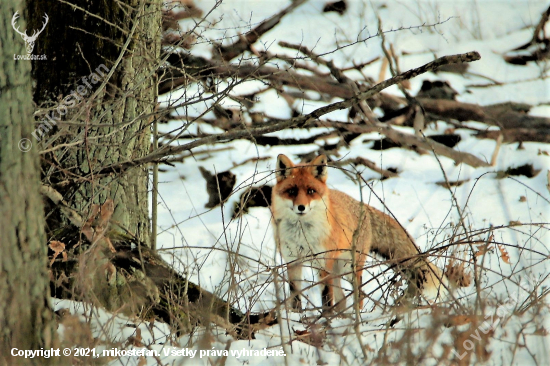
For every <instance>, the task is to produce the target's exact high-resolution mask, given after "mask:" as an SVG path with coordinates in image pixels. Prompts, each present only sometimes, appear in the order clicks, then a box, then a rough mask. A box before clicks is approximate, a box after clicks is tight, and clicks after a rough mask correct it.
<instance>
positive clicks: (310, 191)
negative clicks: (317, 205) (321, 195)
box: [307, 188, 317, 194]
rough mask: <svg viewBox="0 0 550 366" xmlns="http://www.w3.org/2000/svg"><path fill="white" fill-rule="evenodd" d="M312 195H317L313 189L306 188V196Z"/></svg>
mask: <svg viewBox="0 0 550 366" xmlns="http://www.w3.org/2000/svg"><path fill="white" fill-rule="evenodd" d="M314 193H317V192H315V189H313V188H308V190H307V194H314Z"/></svg>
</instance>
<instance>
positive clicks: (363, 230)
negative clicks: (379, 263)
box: [272, 155, 449, 310]
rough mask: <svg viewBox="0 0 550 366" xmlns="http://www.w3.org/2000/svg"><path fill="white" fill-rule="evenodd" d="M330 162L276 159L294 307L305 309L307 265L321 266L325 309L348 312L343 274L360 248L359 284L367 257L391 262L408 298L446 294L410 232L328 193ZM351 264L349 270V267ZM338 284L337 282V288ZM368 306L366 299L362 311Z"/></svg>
mask: <svg viewBox="0 0 550 366" xmlns="http://www.w3.org/2000/svg"><path fill="white" fill-rule="evenodd" d="M327 176H328V172H327V158H326V156H325V155H320V156H318V157H316V158H315V159H314V160H313V161H312V162H311V163H309V164H299V165H294V164H292V162H291V161H290V159H289V158H288V157H286V156H285V155H279V156H278V158H277V166H276V177H277V184H276V185H275V187H274V189H273V196H272V212H273V223H274V235H275V241H276V243H277V247H278V249H279V251H280V252H281V255H282V256H283V258H284V260H285V261H286V262H287V263H289V264H288V276H289V282H290V291H291V301H292V307H293V308H294V309H295V310H301V300H300V298H301V296H300V293H301V291H302V288H301V284H300V283H301V282H302V280H303V278H302V265H303V262H304V261H310V263H312V266H313V267H318V268H319V270H320V271H319V272H320V277H321V282H322V283H323V284H324V285H325V289H324V290H323V306H324V307H325V308H328V307H331V306H333V305H335V304H337V305H338V308H337V309H338V310H342V309H343V308H344V307H345V301H342V299H344V292H343V290H342V287H341V286H340V279H341V277H342V274H344V273H346V272H348V273H351V272H350V271H351V266H350V262H351V250H352V248H355V253H357V254H356V255H355V263H356V269H357V272H356V276H357V284H358V286H360V285H361V283H362V282H361V275H362V272H363V265H364V262H365V260H366V257H367V254H368V253H370V252H373V253H376V254H379V255H381V256H382V257H384V258H386V259H388V260H390V261H391V262H390V263H391V264H392V265H393V266H394V268H395V269H397V270H398V271H399V272H400V273H402V274H404V277H405V279H406V280H407V282H408V290H407V293H414V294H419V293H420V292H421V291H422V292H424V291H426V292H427V293H428V294H429V295H430V296H434V295H435V296H438V295H439V294H444V293H446V291H447V289H448V287H447V286H448V285H449V281H448V280H447V278H446V276H445V275H444V274H443V272H442V271H441V270H440V269H439V268H437V267H436V266H435V265H433V264H431V263H429V262H427V261H426V259H425V258H422V257H420V256H419V253H420V251H419V249H418V248H417V247H416V245H415V244H414V242H413V240H412V239H411V237H410V236H409V235H408V233H407V232H406V231H405V230H404V229H403V228H402V227H401V226H400V225H399V223H398V222H397V221H395V220H394V219H393V218H391V217H390V216H388V215H386V214H385V213H382V212H380V211H378V210H377V209H375V208H372V207H370V206H368V205H366V204H363V203H360V202H359V201H357V200H355V199H353V198H351V197H350V196H348V195H347V194H345V193H343V192H340V191H337V190H334V189H329V188H328V187H327V185H326V180H327ZM346 265H347V269H345V268H344V266H346ZM333 282H335V283H333ZM362 305H363V301H362V298H361V301H360V306H362Z"/></svg>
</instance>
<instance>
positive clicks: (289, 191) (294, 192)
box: [286, 187, 298, 196]
mask: <svg viewBox="0 0 550 366" xmlns="http://www.w3.org/2000/svg"><path fill="white" fill-rule="evenodd" d="M286 194H288V195H289V196H296V195H297V194H298V188H296V187H292V188H289V189H287V190H286Z"/></svg>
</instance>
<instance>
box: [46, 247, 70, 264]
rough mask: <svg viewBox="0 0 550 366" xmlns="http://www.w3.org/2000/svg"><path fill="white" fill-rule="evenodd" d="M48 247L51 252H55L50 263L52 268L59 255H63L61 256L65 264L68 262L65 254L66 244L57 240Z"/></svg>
mask: <svg viewBox="0 0 550 366" xmlns="http://www.w3.org/2000/svg"><path fill="white" fill-rule="evenodd" d="M48 246H49V247H50V249H51V250H53V258H52V260H51V261H50V267H51V266H52V264H53V262H55V258H57V256H58V255H59V254H61V256H62V257H63V262H66V261H67V253H66V252H65V244H64V243H62V242H60V241H57V240H52V241H50V244H49V245H48Z"/></svg>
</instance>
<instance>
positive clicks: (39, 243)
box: [0, 0, 60, 365]
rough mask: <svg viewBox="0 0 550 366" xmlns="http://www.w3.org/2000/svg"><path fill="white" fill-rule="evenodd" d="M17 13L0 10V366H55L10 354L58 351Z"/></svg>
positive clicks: (17, 6)
mask: <svg viewBox="0 0 550 366" xmlns="http://www.w3.org/2000/svg"><path fill="white" fill-rule="evenodd" d="M16 11H19V14H21V11H22V8H21V1H18V0H6V1H5V2H3V3H2V6H1V7H0V13H1V16H0V44H2V48H1V50H2V55H1V56H0V57H1V59H2V62H1V63H0V114H1V117H0V234H1V238H0V251H1V253H2V255H0V298H1V299H2V301H0V364H2V365H13V364H21V363H25V364H29V365H34V364H36V365H38V364H40V365H43V364H45V363H48V362H49V363H50V364H54V363H55V364H58V363H59V362H60V360H59V359H58V358H55V357H54V358H49V359H45V358H43V357H37V358H33V359H25V358H22V357H18V358H12V357H11V352H12V348H18V349H19V350H23V351H24V350H39V349H41V348H44V349H50V348H51V347H57V339H56V331H55V324H54V322H53V316H52V311H51V309H50V307H49V305H48V300H49V295H48V292H49V275H48V268H47V261H46V246H45V244H46V240H45V235H44V211H43V206H42V198H41V196H40V194H39V191H38V189H39V183H40V179H39V170H38V149H37V147H36V146H32V147H31V146H30V145H29V144H30V143H31V140H30V139H32V136H31V132H32V130H33V124H32V120H33V106H32V92H31V64H30V61H25V60H20V61H15V60H13V57H14V54H15V55H25V54H26V51H25V43H24V42H23V40H22V39H21V37H20V36H19V34H17V33H16V32H15V31H14V29H12V27H11V24H10V22H11V19H12V17H13V15H14V13H15V12H16ZM18 25H19V26H22V27H23V29H24V27H25V22H24V19H18ZM25 139H26V140H25ZM28 148H30V150H28V151H27V152H24V151H23V150H27V149H28Z"/></svg>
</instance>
